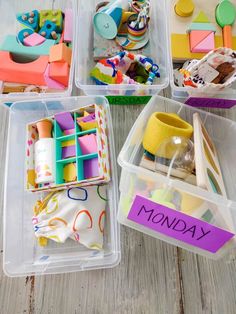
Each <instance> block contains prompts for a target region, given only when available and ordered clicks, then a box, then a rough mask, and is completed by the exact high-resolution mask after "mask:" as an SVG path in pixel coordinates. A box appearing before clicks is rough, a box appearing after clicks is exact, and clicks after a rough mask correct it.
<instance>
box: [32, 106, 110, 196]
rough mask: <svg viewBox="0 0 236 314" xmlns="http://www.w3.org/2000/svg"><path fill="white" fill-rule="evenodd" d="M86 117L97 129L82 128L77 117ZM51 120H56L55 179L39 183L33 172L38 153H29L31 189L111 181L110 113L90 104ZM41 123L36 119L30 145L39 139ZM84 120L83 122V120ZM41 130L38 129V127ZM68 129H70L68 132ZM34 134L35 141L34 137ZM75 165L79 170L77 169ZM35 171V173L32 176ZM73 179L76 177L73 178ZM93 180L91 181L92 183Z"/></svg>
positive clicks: (59, 187) (54, 129)
mask: <svg viewBox="0 0 236 314" xmlns="http://www.w3.org/2000/svg"><path fill="white" fill-rule="evenodd" d="M81 118H82V119H85V120H86V121H85V122H83V123H84V124H85V125H86V124H87V123H93V124H94V126H95V128H93V129H89V130H87V131H84V130H81V128H80V127H79V125H78V123H77V119H81ZM48 120H50V121H52V122H53V130H52V132H51V133H52V136H53V139H52V141H53V143H55V150H53V151H54V163H53V164H55V179H54V180H53V182H52V181H50V183H49V184H46V185H40V186H37V185H36V183H35V181H34V179H33V177H32V172H31V170H32V169H31V167H32V166H33V165H34V155H32V154H30V153H29V155H28V156H27V160H28V163H27V165H31V167H29V168H27V175H28V181H27V189H30V190H32V191H43V190H52V191H53V190H55V189H61V188H62V187H66V186H67V184H70V185H78V184H80V185H87V184H88V183H91V182H92V183H106V182H109V180H110V174H109V159H108V141H107V135H106V114H105V112H104V110H103V108H102V107H101V106H97V105H94V104H93V105H89V106H86V107H84V108H78V109H77V110H75V111H73V112H70V111H66V112H59V113H56V114H55V115H54V116H52V117H48ZM40 122H41V120H40V121H39V122H38V121H36V122H33V123H31V124H30V125H29V128H28V129H29V134H28V136H29V140H27V144H28V145H30V143H31V142H32V144H31V145H30V146H29V148H28V151H29V152H30V151H32V149H31V146H32V145H34V143H35V141H37V139H38V133H37V132H36V133H35V128H36V126H37V125H38V124H39V123H40ZM81 122H82V121H81ZM36 130H37V129H36ZM65 131H67V132H66V133H65ZM32 136H33V137H34V141H33V140H32ZM74 168H75V170H74ZM29 174H31V175H29ZM71 178H75V179H74V180H72V179H71ZM88 180H89V182H88Z"/></svg>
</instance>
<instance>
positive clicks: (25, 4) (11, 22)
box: [0, 0, 77, 101]
mask: <svg viewBox="0 0 236 314" xmlns="http://www.w3.org/2000/svg"><path fill="white" fill-rule="evenodd" d="M67 8H68V9H72V10H73V42H72V61H71V67H70V77H69V83H68V87H67V88H66V89H65V90H58V91H55V92H52V93H37V92H24V93H9V94H0V97H1V98H3V99H8V98H10V97H11V98H12V97H16V100H18V99H19V98H21V99H25V98H26V97H31V96H40V97H57V96H70V95H71V92H72V87H73V81H74V64H75V60H74V50H75V44H76V17H77V2H76V1H75V0H45V1H30V0H22V1H14V0H8V1H4V0H1V1H0V12H2V13H3V12H4V13H3V14H2V16H1V21H0V25H1V32H0V44H2V42H3V41H4V39H5V36H7V35H15V36H17V33H18V32H19V31H20V30H21V29H23V28H22V26H21V25H20V23H19V22H18V21H17V19H16V14H17V13H21V12H22V13H23V12H30V11H32V10H34V9H35V10H46V9H49V10H50V9H61V10H62V11H64V10H65V9H67ZM0 83H1V82H0ZM16 100H15V101H16Z"/></svg>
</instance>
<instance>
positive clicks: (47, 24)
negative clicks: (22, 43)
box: [39, 20, 57, 39]
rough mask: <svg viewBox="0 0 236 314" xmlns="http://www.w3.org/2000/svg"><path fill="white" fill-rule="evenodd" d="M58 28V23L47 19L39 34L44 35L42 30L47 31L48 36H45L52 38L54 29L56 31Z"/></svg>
mask: <svg viewBox="0 0 236 314" xmlns="http://www.w3.org/2000/svg"><path fill="white" fill-rule="evenodd" d="M56 30H57V26H56V24H55V23H53V22H51V21H49V20H47V21H45V23H44V25H43V27H42V28H41V29H40V31H39V34H40V35H41V36H43V35H42V32H45V33H46V36H44V37H45V38H47V39H49V38H52V36H51V32H53V31H55V32H56Z"/></svg>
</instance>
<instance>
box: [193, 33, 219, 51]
mask: <svg viewBox="0 0 236 314" xmlns="http://www.w3.org/2000/svg"><path fill="white" fill-rule="evenodd" d="M213 49H215V37H214V32H211V33H210V34H209V35H208V36H207V37H206V38H205V39H203V41H201V42H200V43H199V44H198V45H197V46H196V47H194V48H193V49H192V52H209V51H211V50H213Z"/></svg>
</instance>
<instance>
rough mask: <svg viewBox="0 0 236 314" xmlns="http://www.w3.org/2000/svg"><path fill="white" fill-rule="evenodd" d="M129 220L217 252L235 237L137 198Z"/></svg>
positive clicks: (203, 222) (137, 196) (144, 199)
mask: <svg viewBox="0 0 236 314" xmlns="http://www.w3.org/2000/svg"><path fill="white" fill-rule="evenodd" d="M128 219H129V220H132V221H134V222H136V223H138V224H140V225H143V226H145V227H147V228H149V229H152V230H154V231H156V232H160V233H162V234H165V235H167V236H169V237H171V238H174V239H177V240H180V241H183V242H185V243H188V244H190V245H193V246H195V247H198V248H201V249H203V250H206V251H209V252H211V253H216V252H217V251H218V250H219V249H220V248H221V247H222V246H223V245H224V244H225V243H226V242H228V241H229V240H230V239H231V238H232V237H234V234H233V233H231V232H228V231H226V230H223V229H220V228H218V227H215V226H213V225H211V224H209V223H207V222H205V221H201V220H199V219H196V218H194V217H191V216H188V215H186V214H183V213H181V212H179V211H176V210H173V209H171V208H168V207H165V206H163V205H160V204H157V203H155V202H153V201H150V200H149V199H147V198H144V197H142V196H139V195H136V197H135V200H134V202H133V205H132V208H131V210H130V212H129V215H128Z"/></svg>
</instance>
